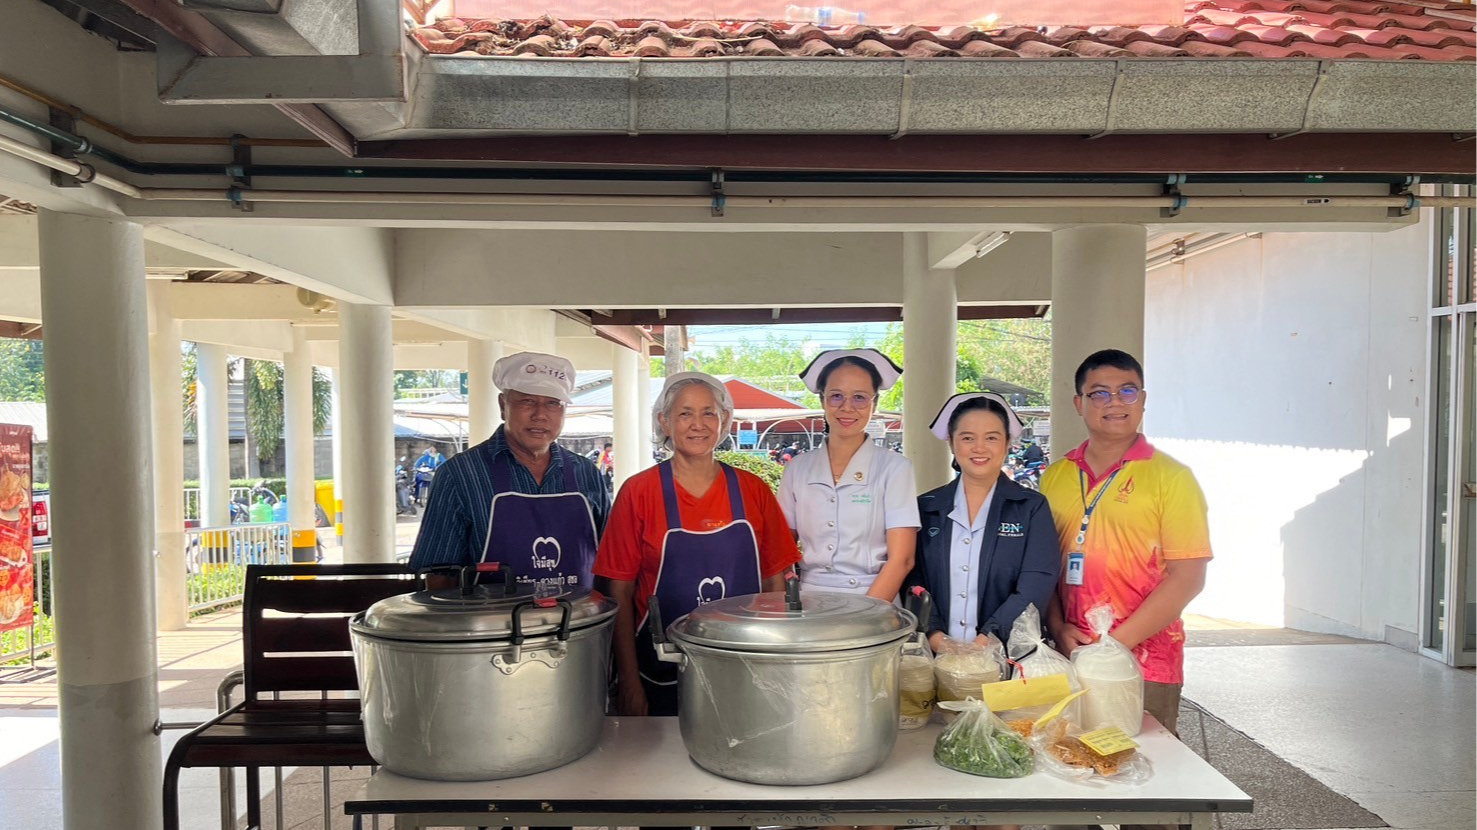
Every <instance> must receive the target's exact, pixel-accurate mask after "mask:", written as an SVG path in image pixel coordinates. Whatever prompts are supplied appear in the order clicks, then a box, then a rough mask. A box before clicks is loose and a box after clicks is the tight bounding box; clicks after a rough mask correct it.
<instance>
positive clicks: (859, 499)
mask: <svg viewBox="0 0 1477 830" xmlns="http://www.w3.org/2000/svg"><path fill="white" fill-rule="evenodd" d="M851 503H852V504H871V503H872V494H871V493H852V494H851Z"/></svg>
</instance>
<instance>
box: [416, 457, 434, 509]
mask: <svg viewBox="0 0 1477 830" xmlns="http://www.w3.org/2000/svg"><path fill="white" fill-rule="evenodd" d="M435 477H436V470H435V469H434V468H432V467H431V466H430V465H428V464H422V465H420V466H419V467H416V468H415V502H416V504H419V505H420V506H421V507H425V506H426V503H427V502H429V501H430V500H431V479H433V478H435Z"/></svg>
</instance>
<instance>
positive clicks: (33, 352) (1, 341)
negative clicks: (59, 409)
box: [0, 337, 46, 403]
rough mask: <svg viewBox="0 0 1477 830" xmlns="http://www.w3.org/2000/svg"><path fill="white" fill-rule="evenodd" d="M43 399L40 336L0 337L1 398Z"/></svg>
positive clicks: (44, 381)
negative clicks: (22, 338)
mask: <svg viewBox="0 0 1477 830" xmlns="http://www.w3.org/2000/svg"><path fill="white" fill-rule="evenodd" d="M45 400H46V366H45V364H44V362H43V360H42V349H41V341H40V340H13V339H11V338H8V337H7V338H0V401H32V402H37V403H40V402H43V401H45Z"/></svg>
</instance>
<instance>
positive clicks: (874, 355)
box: [800, 349, 903, 395]
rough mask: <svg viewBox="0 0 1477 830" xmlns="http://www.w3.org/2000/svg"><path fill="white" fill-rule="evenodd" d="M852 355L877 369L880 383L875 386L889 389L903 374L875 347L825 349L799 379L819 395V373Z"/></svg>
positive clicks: (899, 368) (899, 367)
mask: <svg viewBox="0 0 1477 830" xmlns="http://www.w3.org/2000/svg"><path fill="white" fill-rule="evenodd" d="M847 357H854V358H857V359H858V360H861V361H863V362H865V363H870V364H872V366H874V367H875V368H876V369H877V374H878V375H880V376H881V377H882V384H881V385H880V386H878V387H877V388H878V389H879V390H882V389H891V388H892V385H893V384H894V383H897V379H898V378H900V377H902V376H903V367H901V366H899V365H897V364H896V363H893V362H892V358H890V357H888V356H887V355H885V354H883V353H882V352H879V351H877V350H876V349H827V350H826V351H823V352H821V353H820V354H818V355H816V356H815V359H814V360H812V361H810V365H809V366H806V367H805V369H804V371H802V372H801V373H800V380H802V381H804V382H805V388H806V389H809V390H810V391H812V392H814V393H816V394H817V395H819V394H820V393H821V392H822V389H821V374H822V373H824V372H825V371H826V367H827V366H830V365H831V364H832V363H835V362H836V361H838V360H841V359H843V358H847Z"/></svg>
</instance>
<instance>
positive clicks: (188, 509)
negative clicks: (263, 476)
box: [185, 487, 251, 519]
mask: <svg viewBox="0 0 1477 830" xmlns="http://www.w3.org/2000/svg"><path fill="white" fill-rule="evenodd" d="M231 501H234V502H237V503H239V504H251V488H250V487H232V488H231ZM185 518H186V519H198V518H200V488H199V487H186V488H185Z"/></svg>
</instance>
